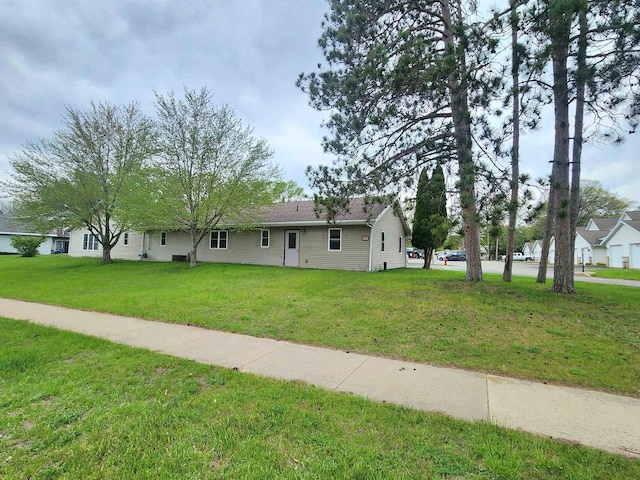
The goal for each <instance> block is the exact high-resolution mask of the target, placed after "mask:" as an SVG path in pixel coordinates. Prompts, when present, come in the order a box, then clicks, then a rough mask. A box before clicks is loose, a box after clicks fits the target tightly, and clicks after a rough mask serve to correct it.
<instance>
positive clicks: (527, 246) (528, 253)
mask: <svg viewBox="0 0 640 480" xmlns="http://www.w3.org/2000/svg"><path fill="white" fill-rule="evenodd" d="M533 244H534V242H524V247H523V248H522V253H523V254H524V256H525V257H530V258H535V255H534V252H533Z"/></svg>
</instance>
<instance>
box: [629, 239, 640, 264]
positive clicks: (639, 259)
mask: <svg viewBox="0 0 640 480" xmlns="http://www.w3.org/2000/svg"><path fill="white" fill-rule="evenodd" d="M629 267H630V268H640V243H635V244H634V243H632V244H631V255H630V258H629Z"/></svg>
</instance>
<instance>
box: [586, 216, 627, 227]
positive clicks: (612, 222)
mask: <svg viewBox="0 0 640 480" xmlns="http://www.w3.org/2000/svg"><path fill="white" fill-rule="evenodd" d="M619 218H620V217H601V218H592V219H591V221H592V222H593V223H594V224H595V225H596V227H598V230H611V229H612V228H613V227H615V226H616V223H618V219H619Z"/></svg>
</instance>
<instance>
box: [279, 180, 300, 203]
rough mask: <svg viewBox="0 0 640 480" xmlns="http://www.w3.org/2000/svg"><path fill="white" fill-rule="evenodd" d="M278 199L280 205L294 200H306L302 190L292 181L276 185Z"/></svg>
mask: <svg viewBox="0 0 640 480" xmlns="http://www.w3.org/2000/svg"><path fill="white" fill-rule="evenodd" d="M276 190H277V195H278V199H277V201H278V202H280V203H284V202H294V201H296V200H307V198H308V196H307V194H306V193H304V188H302V187H301V186H300V185H298V184H297V183H296V182H295V181H294V180H289V181H287V182H279V183H278V184H277V185H276Z"/></svg>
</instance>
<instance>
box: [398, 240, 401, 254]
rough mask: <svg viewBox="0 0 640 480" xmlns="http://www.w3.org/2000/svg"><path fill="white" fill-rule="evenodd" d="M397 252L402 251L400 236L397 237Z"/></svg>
mask: <svg viewBox="0 0 640 480" xmlns="http://www.w3.org/2000/svg"><path fill="white" fill-rule="evenodd" d="M398 253H402V237H398Z"/></svg>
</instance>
